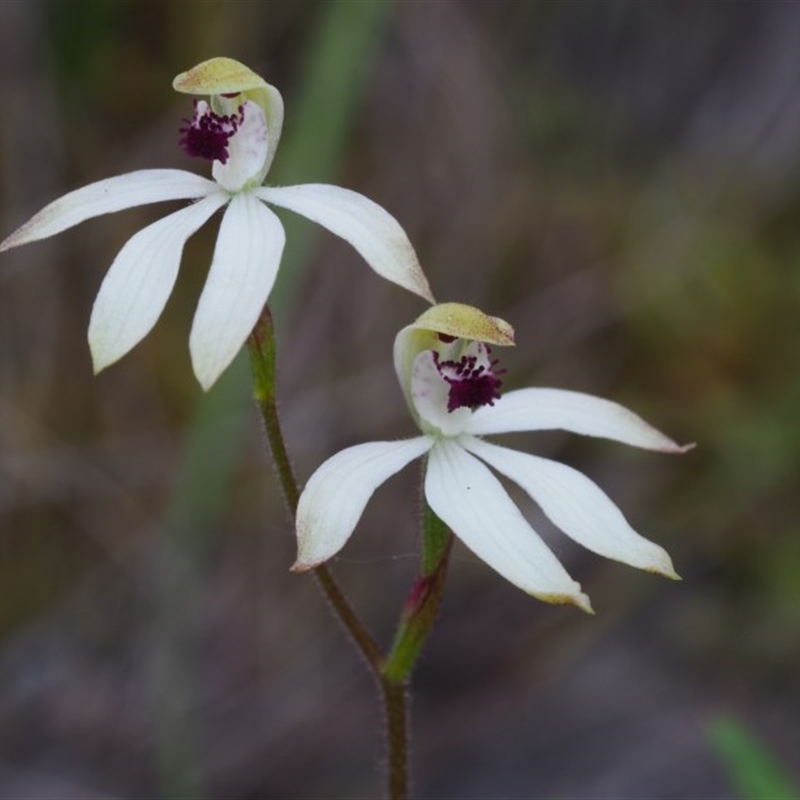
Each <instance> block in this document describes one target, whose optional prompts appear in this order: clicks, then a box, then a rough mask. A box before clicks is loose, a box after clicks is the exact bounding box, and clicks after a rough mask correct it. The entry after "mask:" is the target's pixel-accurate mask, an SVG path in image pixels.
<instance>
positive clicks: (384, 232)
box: [256, 183, 433, 303]
mask: <svg viewBox="0 0 800 800" xmlns="http://www.w3.org/2000/svg"><path fill="white" fill-rule="evenodd" d="M256 193H257V194H258V196H259V197H260V198H261V199H262V200H266V201H267V202H268V203H274V204H275V205H276V206H281V207H282V208H288V209H289V210H290V211H294V212H295V213H297V214H302V215H303V216H304V217H308V219H311V220H313V221H314V222H317V223H319V224H320V225H322V226H324V227H325V228H327V229H328V230H329V231H331V233H335V234H336V235H337V236H341V237H342V239H344V240H345V241H348V242H350V244H351V245H353V247H355V249H356V250H357V251H358V252H359V253H360V254H361V256H362V257H363V258H364V259H365V260H366V262H367V263H368V264H369V265H370V266H371V267H372V269H374V270H375V272H377V273H378V275H380V276H381V277H383V278H386V280H388V281H392V283H396V284H398V285H399V286H402V287H403V288H404V289H408V290H409V291H410V292H414V294H417V295H419V296H420V297H423V298H425V299H426V300H428V301H430V302H431V303H432V302H433V295H432V294H431V290H430V286H428V280H427V278H426V277H425V274H424V273H423V271H422V267H420V265H419V261H418V260H417V254H416V253H415V252H414V248H413V247H412V246H411V242H410V241H409V240H408V236H406V233H405V231H404V230H403V229H402V228H401V227H400V223H399V222H398V221H397V220H396V219H395V218H394V217H393V216H392V215H391V214H389V212H388V211H385V210H384V209H383V208H381V206H379V205H378V204H377V203H373V202H372V200H369V199H368V198H366V197H364V195H361V194H358V193H357V192H351V191H350V190H349V189H341V188H340V187H338V186H330V185H328V184H324V183H307V184H303V185H301V186H284V187H281V188H275V187H267V186H264V187H262V188H261V189H258V190H257V192H256Z"/></svg>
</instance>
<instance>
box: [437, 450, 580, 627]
mask: <svg viewBox="0 0 800 800" xmlns="http://www.w3.org/2000/svg"><path fill="white" fill-rule="evenodd" d="M425 497H426V498H427V500H428V503H429V504H430V507H431V508H432V509H433V511H434V512H435V513H436V515H437V516H438V517H439V518H440V519H441V520H442V521H443V522H444V523H445V524H446V525H447V526H448V527H449V528H450V529H451V530H452V531H453V533H454V534H455V535H456V536H458V538H459V539H461V541H462V542H464V544H465V545H466V546H467V547H469V549H470V550H472V552H473V553H475V555H477V556H478V557H479V558H482V559H483V560H484V561H485V562H486V563H487V564H488V565H489V566H490V567H492V568H493V569H495V570H497V571H498V572H499V573H500V574H501V575H502V576H503V577H504V578H506V580H509V581H511V583H513V584H514V585H515V586H518V587H519V588H520V589H522V590H523V591H525V592H528V594H532V595H533V596H534V597H538V598H539V599H540V600H545V601H546V602H548V603H573V604H574V605H577V606H578V607H580V608H582V609H583V610H584V611H589V612H591V605H590V604H589V598H588V597H587V596H586V595H585V594H583V592H581V587H580V585H579V584H578V583H576V582H575V581H573V580H572V578H570V576H569V575H568V574H567V571H566V570H565V569H564V567H563V566H562V565H561V562H560V561H559V560H558V559H557V558H556V557H555V556H554V555H553V553H552V552H551V551H550V549H549V548H548V547H547V545H546V544H545V543H544V542H543V541H542V540H541V538H539V536H538V534H537V533H536V532H535V531H534V530H533V528H531V526H530V525H529V524H528V522H527V521H526V520H525V518H524V517H523V516H522V513H521V512H520V510H519V509H518V508H517V507H516V506H515V505H514V503H513V502H512V500H511V498H510V497H509V496H508V494H506V491H505V489H503V487H502V486H501V485H500V481H498V480H497V478H495V476H494V475H492V473H491V472H490V471H489V469H488V468H487V467H486V466H484V465H483V464H481V462H480V461H478V460H477V459H476V458H474V457H473V456H471V455H470V454H469V453H467V452H466V451H465V450H464V449H463V448H462V447H461V446H460V445H459V444H458V443H457V442H456V441H454V440H448V439H443V440H440V441H439V442H437V443H436V446H435V447H434V448H433V449H432V450H431V453H430V456H429V459H428V470H427V473H426V476H425Z"/></svg>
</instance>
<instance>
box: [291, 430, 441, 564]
mask: <svg viewBox="0 0 800 800" xmlns="http://www.w3.org/2000/svg"><path fill="white" fill-rule="evenodd" d="M432 444H433V440H432V439H430V438H429V437H427V436H418V437H417V438H416V439H408V440H406V441H401V442H369V443H367V444H359V445H356V446H355V447H349V448H347V449H346V450H342V451H341V452H340V453H337V454H336V455H335V456H333V457H332V458H329V459H328V460H327V461H326V462H325V463H324V464H323V465H322V466H321V467H320V468H319V469H318V470H317V471H316V472H315V473H314V474H313V475H312V476H311V478H310V479H309V481H308V483H307V484H306V487H305V489H304V490H303V493H302V494H301V495H300V503H299V505H298V506H297V544H298V554H297V561H296V562H295V564H294V566H293V567H292V569H293V570H294V571H295V572H302V571H303V570H307V569H313V568H314V567H316V566H318V565H319V564H321V563H322V562H323V561H327V560H328V559H329V558H330V557H331V556H333V555H336V553H338V552H339V550H340V549H341V548H342V547H343V546H344V543H345V542H346V541H347V540H348V539H349V538H350V534H351V533H352V532H353V529H354V528H355V527H356V525H357V524H358V521H359V519H361V515H362V514H363V513H364V508H365V506H366V505H367V502H368V501H369V499H370V497H372V495H373V493H374V492H375V490H376V489H377V488H378V487H379V486H380V485H381V484H382V483H384V482H385V481H387V480H388V479H389V478H390V477H391V476H392V475H394V474H395V473H396V472H399V471H400V470H401V469H403V467H405V466H406V465H407V464H409V463H411V461H413V460H414V459H415V458H419V457H420V456H421V455H422V454H423V453H425V452H426V451H427V450H429V449H430V448H431V446H432Z"/></svg>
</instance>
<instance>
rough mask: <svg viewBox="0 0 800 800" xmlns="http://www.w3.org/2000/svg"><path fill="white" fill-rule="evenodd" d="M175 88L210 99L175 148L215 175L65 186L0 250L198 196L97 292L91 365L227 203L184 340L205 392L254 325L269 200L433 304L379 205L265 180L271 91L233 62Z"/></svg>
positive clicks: (268, 281)
mask: <svg viewBox="0 0 800 800" xmlns="http://www.w3.org/2000/svg"><path fill="white" fill-rule="evenodd" d="M173 86H174V88H175V89H176V90H177V91H179V92H184V93H187V94H192V95H209V96H210V104H209V103H207V102H206V101H204V100H197V101H196V102H195V108H194V116H193V118H192V119H191V120H186V127H184V128H182V129H181V133H182V134H183V137H182V139H181V140H180V144H181V145H182V146H183V147H184V149H185V150H186V152H187V153H188V154H189V155H192V156H200V157H202V158H205V159H208V160H209V161H212V162H213V163H212V169H211V171H212V175H213V178H214V180H208V179H207V178H202V177H200V176H198V175H195V174H193V173H191V172H185V171H183V170H174V169H151V170H141V171H138V172H131V173H128V174H126V175H119V176H117V177H115V178H108V179H107V180H103V181H99V182H97V183H93V184H90V185H89V186H85V187H83V188H82V189H77V190H76V191H73V192H70V193H69V194H66V195H64V196H63V197H61V198H59V199H58V200H55V201H54V202H53V203H51V204H50V205H48V206H47V207H45V208H44V209H42V210H41V211H40V212H39V213H38V214H36V216H34V217H33V218H32V219H31V220H29V221H28V222H27V223H25V225H23V226H22V227H21V228H19V229H18V230H17V231H15V232H14V233H12V234H11V235H10V236H9V237H8V238H7V239H6V240H5V241H3V242H2V243H0V252H2V251H3V250H8V249H9V248H11V247H16V246H17V245H21V244H26V243H27V242H33V241H36V240H38V239H44V238H45V237H48V236H52V235H53V234H56V233H59V232H61V231H63V230H65V229H66V228H70V227H72V226H73V225H77V224H78V223H79V222H83V221H84V220H86V219H89V218H90V217H96V216H100V215H101V214H108V213H111V212H113V211H120V210H121V209H124V208H133V207H134V206H140V205H144V204H146V203H155V202H160V201H164V200H196V201H198V202H195V203H192V204H191V205H189V206H188V207H186V208H184V209H182V210H180V211H177V212H175V213H173V214H170V215H169V216H167V217H164V218H163V219H161V220H159V221H158V222H155V223H153V224H152V225H149V226H148V227H146V228H144V229H143V230H141V231H139V233H137V234H136V235H135V236H133V237H132V238H131V239H130V240H129V241H128V242H127V243H126V244H125V246H124V247H123V248H122V250H121V251H120V253H119V255H118V256H117V257H116V259H115V260H114V263H113V264H112V265H111V268H110V269H109V271H108V274H107V275H106V277H105V280H104V281H103V284H102V286H101V287H100V292H99V294H98V295H97V299H96V300H95V303H94V308H93V309H92V317H91V322H90V324H89V346H90V348H91V352H92V360H93V363H94V369H95V372H99V371H100V370H101V369H103V368H105V367H107V366H108V365H109V364H112V363H113V362H115V361H116V360H117V359H119V358H121V357H122V356H123V355H125V354H126V353H127V352H128V351H129V350H130V349H131V348H132V347H133V346H134V345H136V344H137V343H138V342H139V341H140V340H141V339H142V338H143V337H144V336H145V335H146V334H147V333H148V332H149V331H150V329H151V328H152V327H153V325H155V323H156V321H157V320H158V317H159V316H160V314H161V312H162V310H163V308H164V306H165V305H166V302H167V299H168V298H169V295H170V293H171V291H172V287H173V286H174V284H175V279H176V277H177V273H178V266H179V264H180V259H181V253H182V251H183V246H184V244H185V242H186V240H187V239H188V237H189V236H191V235H192V234H193V233H194V232H195V231H196V230H197V229H198V228H199V227H200V226H201V225H202V224H203V223H204V222H206V221H207V220H208V219H209V217H211V215H212V214H213V213H214V212H215V211H217V210H218V209H220V208H222V207H223V206H226V205H227V209H226V211H225V215H224V216H223V218H222V224H221V225H220V229H219V236H218V238H217V243H216V247H215V249H214V257H213V260H212V262H211V269H210V271H209V274H208V279H207V281H206V284H205V288H204V289H203V292H202V295H201V297H200V302H199V304H198V307H197V312H196V314H195V317H194V322H193V324H192V331H191V335H190V337H189V349H190V352H191V357H192V365H193V367H194V372H195V375H196V376H197V379H198V380H199V381H200V384H201V385H202V386H203V388H204V389H208V388H209V387H210V386H211V385H212V384H213V383H214V382H215V381H216V380H217V378H218V377H219V375H220V374H221V373H222V372H223V370H224V369H225V368H226V367H227V366H228V364H229V363H230V362H231V360H232V359H233V357H234V356H235V355H236V353H237V352H238V351H239V349H240V348H241V346H242V344H243V343H244V341H245V339H246V338H247V336H248V334H249V333H250V331H251V330H252V328H253V326H254V325H255V322H256V320H257V319H258V315H259V314H260V313H261V310H262V308H263V307H264V304H265V303H266V302H267V298H268V296H269V293H270V291H271V289H272V286H273V284H274V282H275V277H276V275H277V271H278V266H279V264H280V260H281V254H282V252H283V245H284V239H285V236H284V231H283V226H282V225H281V223H280V221H279V220H278V218H277V216H275V214H274V213H273V212H272V211H271V210H270V209H269V208H268V207H267V206H266V205H265V203H271V204H273V205H276V206H281V207H284V208H287V209H289V210H291V211H295V212H297V213H298V214H302V215H303V216H306V217H308V218H309V219H312V220H314V221H315V222H318V223H319V224H320V225H323V226H324V227H326V228H328V230H330V231H332V232H333V233H335V234H336V235H338V236H341V237H342V238H343V239H346V240H347V241H348V242H350V244H351V245H353V247H355V249H356V250H357V251H358V252H359V253H360V254H361V255H362V256H363V257H364V258H365V259H366V261H367V263H368V264H369V265H370V266H371V267H372V269H374V270H375V272H377V273H378V274H379V275H381V276H383V277H384V278H386V279H387V280H390V281H392V282H394V283H396V284H399V285H400V286H402V287H404V288H405V289H408V290H409V291H411V292H414V293H415V294H418V295H420V296H421V297H423V298H425V299H426V300H429V301H430V302H433V297H432V295H431V291H430V288H429V286H428V282H427V280H426V278H425V275H424V274H423V272H422V269H421V268H420V266H419V262H418V261H417V257H416V255H415V253H414V249H413V247H412V246H411V243H410V242H409V240H408V237H407V236H406V234H405V233H404V232H403V229H402V228H401V227H400V225H399V224H398V222H397V220H395V219H394V217H392V216H391V215H390V214H388V213H387V212H386V211H384V210H383V209H382V208H381V207H380V206H379V205H377V204H376V203H373V202H372V201H371V200H368V199H367V198H366V197H364V196H362V195H360V194H357V193H356V192H351V191H348V190H347V189H341V188H339V187H337V186H329V185H326V184H305V185H302V186H289V187H284V188H275V187H267V186H262V183H263V181H264V179H265V177H266V175H267V172H268V170H269V167H270V164H271V163H272V159H273V157H274V155H275V150H276V148H277V146H278V140H279V139H280V134H281V126H282V124H283V100H282V99H281V95H280V93H279V92H278V90H277V89H275V88H274V87H273V86H270V85H269V84H268V83H267V82H266V81H265V80H264V79H263V78H261V77H260V76H259V75H256V74H255V73H254V72H252V71H251V70H250V69H248V68H247V67H245V66H244V65H243V64H240V63H239V62H237V61H233V60H232V59H229V58H213V59H211V60H209V61H205V62H203V63H202V64H199V65H198V66H196V67H194V68H193V69H191V70H189V71H188V72H184V73H182V74H181V75H178V77H177V78H175V81H174V83H173Z"/></svg>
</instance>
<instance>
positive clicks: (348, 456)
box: [292, 303, 691, 611]
mask: <svg viewBox="0 0 800 800" xmlns="http://www.w3.org/2000/svg"><path fill="white" fill-rule="evenodd" d="M513 335H514V334H513V330H512V329H511V327H510V326H509V325H508V323H506V322H504V321H503V320H500V319H497V318H494V317H488V316H486V315H485V314H483V313H482V312H480V311H478V310H477V309H474V308H471V307H469V306H463V305H460V304H456V303H445V304H442V305H438V306H433V307H432V308H430V309H428V311H426V312H425V313H424V314H423V315H422V316H421V317H419V319H418V320H417V321H416V322H415V323H414V324H412V325H409V326H408V327H407V328H404V329H403V330H402V331H400V333H399V334H398V335H397V338H396V339H395V347H394V362H395V369H396V371H397V377H398V379H399V381H400V385H401V387H402V389H403V392H404V394H405V397H406V401H407V403H408V407H409V409H410V411H411V415H412V416H413V418H414V421H415V422H416V423H417V425H418V427H419V428H420V430H421V431H422V435H421V436H417V437H416V438H413V439H407V440H405V441H392V442H371V443H368V444H360V445H356V446H355V447H350V448H347V449H346V450H343V451H342V452H340V453H337V454H336V455H335V456H333V457H332V458H330V459H328V461H326V462H325V463H324V464H323V465H322V466H321V467H319V469H317V471H316V472H315V473H314V474H313V475H312V476H311V478H310V480H309V481H308V484H307V485H306V487H305V489H304V491H303V493H302V495H301V497H300V504H299V507H298V509H297V536H298V545H299V553H298V558H297V562H296V563H295V565H294V566H293V568H292V569H293V570H295V571H303V570H307V569H312V568H314V567H315V566H317V565H319V564H321V563H322V562H323V561H326V560H327V559H329V558H331V556H333V555H335V554H336V553H338V552H339V550H340V549H341V547H342V546H343V545H344V544H345V542H346V541H347V540H348V539H349V537H350V534H351V533H352V532H353V529H354V528H355V527H356V524H357V523H358V521H359V519H360V518H361V515H362V513H363V511H364V507H365V506H366V504H367V501H368V500H369V498H370V497H371V496H372V494H373V492H374V491H375V490H376V489H377V488H378V486H380V485H381V484H382V483H383V482H384V481H386V480H387V479H388V478H389V477H391V476H392V475H394V474H395V473H396V472H398V471H399V470H401V469H402V468H403V467H405V466H406V465H407V464H409V463H410V462H411V461H413V460H414V459H416V458H419V457H421V456H423V455H426V454H427V468H426V471H425V484H424V491H425V497H426V499H427V502H428V504H429V505H430V507H431V509H432V510H433V511H434V513H435V514H436V515H437V516H438V517H439V518H440V519H441V520H442V521H443V522H444V523H445V524H446V525H447V526H448V527H449V528H450V529H451V530H452V531H453V533H454V534H455V535H456V536H458V537H459V538H460V539H461V541H462V542H464V544H465V545H466V546H467V547H468V548H469V549H470V550H472V551H473V552H474V553H475V554H476V555H477V556H478V557H479V558H481V559H483V560H484V561H485V562H486V563H487V564H489V566H491V567H493V568H494V569H495V570H497V572H499V573H500V574H501V575H502V576H503V577H504V578H506V579H507V580H509V581H511V583H513V584H514V585H515V586H518V587H519V588H520V589H523V590H524V591H526V592H528V593H529V594H531V595H533V596H535V597H538V598H539V599H541V600H545V601H547V602H551V603H573V604H575V605H577V606H579V607H580V608H582V609H583V610H585V611H591V605H590V603H589V598H588V597H587V596H586V595H585V594H584V593H583V592H582V591H581V588H580V585H579V584H578V583H576V582H575V581H574V580H572V578H571V577H570V576H569V575H568V574H567V572H566V570H565V569H564V567H563V566H562V565H561V563H560V562H559V561H558V559H557V558H556V557H555V555H553V553H552V552H551V551H550V549H549V548H548V547H547V545H545V543H544V542H543V541H542V539H541V538H540V537H539V536H538V534H537V533H536V532H535V531H534V530H533V529H532V528H531V526H530V525H529V524H528V522H527V521H526V520H525V518H524V517H523V515H522V513H521V512H520V510H519V509H518V508H517V507H516V505H514V503H513V502H512V500H511V498H510V497H509V496H508V494H507V493H506V491H505V489H504V488H503V487H502V485H501V484H500V481H499V480H498V479H497V478H496V477H495V476H494V475H493V474H492V472H491V471H490V470H489V469H488V467H492V468H493V469H494V470H496V471H497V472H499V473H500V474H501V475H504V476H505V477H506V478H508V479H510V480H511V481H513V482H514V483H516V484H518V485H519V486H520V487H521V488H522V489H523V490H524V491H525V492H526V493H527V494H528V495H530V496H531V497H532V498H533V500H534V501H535V502H536V503H538V504H539V506H540V507H541V509H542V510H543V511H544V513H545V514H546V515H547V516H548V517H549V519H550V520H551V521H552V522H553V523H554V524H555V525H557V526H558V527H559V528H561V530H563V531H564V533H566V534H567V535H568V536H570V537H571V538H572V539H574V540H575V541H577V542H579V543H580V544H582V545H583V546H584V547H586V548H588V549H589V550H592V551H593V552H595V553H598V554H600V555H602V556H605V557H607V558H612V559H615V560H617V561H621V562H623V563H625V564H630V565H631V566H633V567H638V568H640V569H645V570H649V571H651V572H658V573H661V574H662V575H665V576H667V577H670V578H677V577H678V576H677V575H676V574H675V571H674V569H673V567H672V561H671V560H670V557H669V556H668V555H667V553H666V552H665V551H664V550H663V549H662V548H661V547H659V546H658V545H656V544H654V543H653V542H650V541H648V540H647V539H645V538H643V537H642V536H640V535H639V534H638V533H636V531H634V530H633V528H631V526H630V525H629V524H628V522H627V521H626V520H625V518H624V517H623V515H622V513H621V512H620V510H619V509H618V508H617V507H616V505H614V503H613V502H612V501H611V500H610V499H609V498H608V496H607V495H606V494H605V493H604V492H603V491H602V490H601V489H600V488H599V487H598V486H597V485H595V484H594V483H593V482H592V481H591V480H589V479H588V478H587V477H585V476H584V475H583V474H581V473H580V472H578V471H577V470H574V469H572V467H568V466H566V465H565V464H560V463H558V462H555V461H551V460H550V459H546V458H540V457H538V456H533V455H528V454H527V453H521V452H518V451H516V450H510V449H507V448H505V447H500V446H498V445H496V444H490V443H489V442H487V441H484V439H483V437H484V436H486V435H489V434H495V433H510V432H512V431H536V430H551V429H562V430H567V431H572V432H574V433H580V434H583V435H584V436H598V437H602V438H606V439H615V440H616V441H619V442H623V443H625V444H629V445H633V446H634V447H643V448H645V449H648V450H659V451H662V452H666V453H681V452H684V451H685V450H686V449H688V448H687V447H681V446H679V445H677V444H676V443H675V442H673V441H672V440H671V439H668V438H667V437H666V436H665V435H664V434H662V433H660V432H659V431H657V430H656V429H655V428H652V427H651V426H650V425H648V424H647V423H646V422H645V421H644V420H642V419H641V418H640V417H638V416H636V414H634V413H632V412H631V411H628V410H627V409H625V408H623V407H622V406H620V405H618V404H616V403H613V402H611V401H609V400H603V399H602V398H599V397H594V396H592V395H588V394H582V393H579V392H572V391H563V390H559V389H519V390H517V391H512V392H509V393H508V394H505V395H503V396H501V395H500V391H499V389H500V386H501V381H500V380H499V379H498V375H500V374H502V372H504V371H503V370H499V369H498V368H497V361H496V360H492V358H491V355H490V345H509V344H513V343H514V341H513ZM689 447H691V445H690V446H689ZM487 465H488V467H487Z"/></svg>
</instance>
